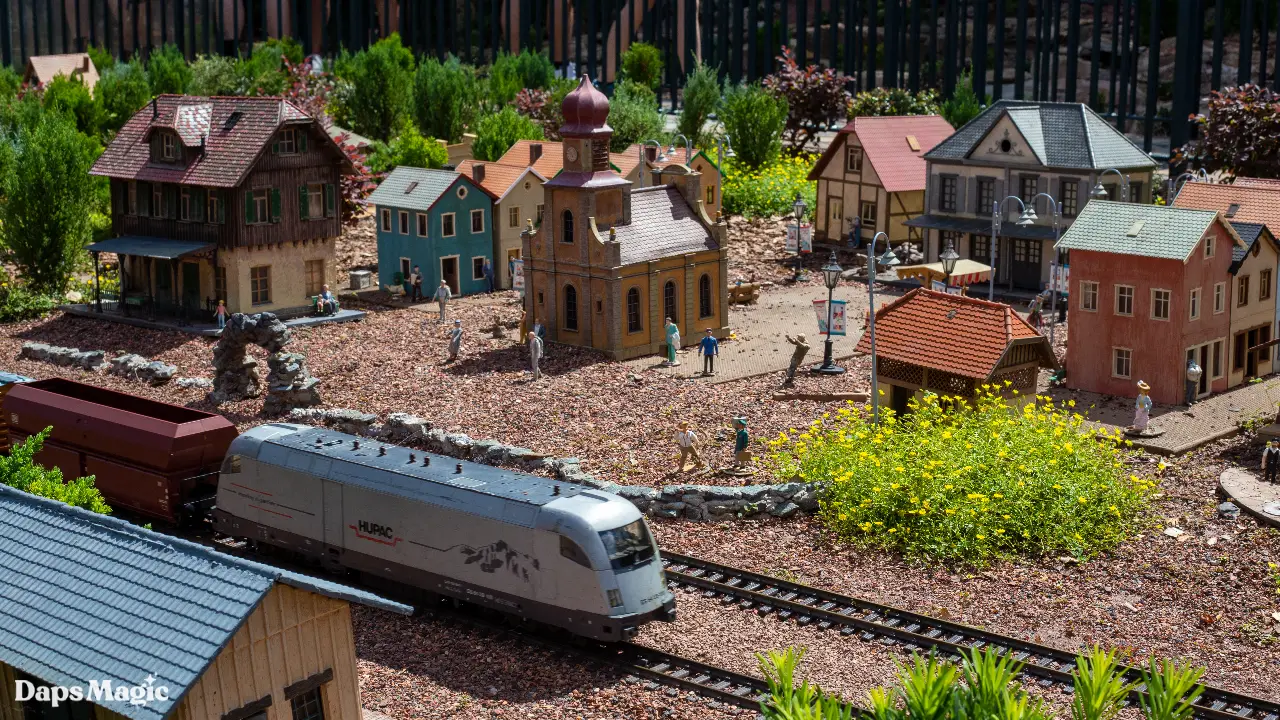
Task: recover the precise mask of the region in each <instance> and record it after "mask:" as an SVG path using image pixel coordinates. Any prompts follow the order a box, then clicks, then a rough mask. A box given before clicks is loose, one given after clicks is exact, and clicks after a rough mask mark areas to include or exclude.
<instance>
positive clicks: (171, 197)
mask: <svg viewBox="0 0 1280 720" xmlns="http://www.w3.org/2000/svg"><path fill="white" fill-rule="evenodd" d="M164 210H165V212H164V216H165V217H167V218H169V219H173V218H176V217H178V186H177V185H169V186H167V187H166V188H165V189H164Z"/></svg>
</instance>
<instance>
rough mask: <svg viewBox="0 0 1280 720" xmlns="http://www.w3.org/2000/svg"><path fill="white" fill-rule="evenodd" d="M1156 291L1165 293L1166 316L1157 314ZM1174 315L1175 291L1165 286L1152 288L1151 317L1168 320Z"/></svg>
mask: <svg viewBox="0 0 1280 720" xmlns="http://www.w3.org/2000/svg"><path fill="white" fill-rule="evenodd" d="M1156 293H1164V317H1161V316H1159V315H1157V314H1156V302H1157V300H1156ZM1172 315H1173V291H1172V290H1165V289H1164V288H1151V319H1152V320H1162V321H1166V322H1167V321H1168V320H1169V318H1170V317H1171V316H1172Z"/></svg>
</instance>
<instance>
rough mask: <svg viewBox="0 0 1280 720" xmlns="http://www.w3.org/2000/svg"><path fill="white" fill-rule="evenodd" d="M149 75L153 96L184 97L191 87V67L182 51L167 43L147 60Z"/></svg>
mask: <svg viewBox="0 0 1280 720" xmlns="http://www.w3.org/2000/svg"><path fill="white" fill-rule="evenodd" d="M147 75H148V77H150V78H151V94H152V95H163V94H166V93H167V94H172V95H182V94H183V93H185V92H186V91H187V87H189V86H190V85H191V67H190V66H189V65H187V59H186V58H185V57H183V56H182V51H181V50H179V49H178V46H177V45H174V44H173V43H166V44H165V45H164V46H163V47H161V48H160V49H159V50H156V51H153V52H152V53H151V55H150V56H149V57H148V58H147Z"/></svg>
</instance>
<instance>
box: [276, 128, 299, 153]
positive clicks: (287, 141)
mask: <svg viewBox="0 0 1280 720" xmlns="http://www.w3.org/2000/svg"><path fill="white" fill-rule="evenodd" d="M276 147H277V148H278V150H277V151H276V152H277V154H279V155H295V154H297V152H298V136H297V131H296V130H294V129H293V128H285V129H283V130H281V131H280V140H279V141H278V144H277V146H276Z"/></svg>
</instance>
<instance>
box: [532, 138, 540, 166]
mask: <svg viewBox="0 0 1280 720" xmlns="http://www.w3.org/2000/svg"><path fill="white" fill-rule="evenodd" d="M541 157H542V143H529V164H530V165H532V164H534V163H536V162H538V159H539V158H541Z"/></svg>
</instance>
